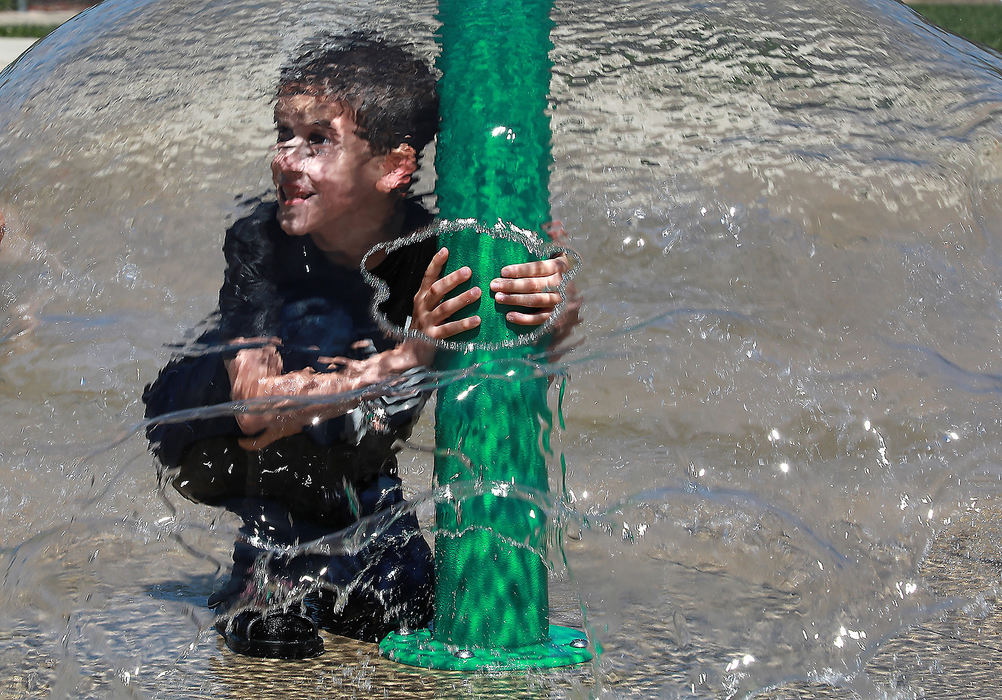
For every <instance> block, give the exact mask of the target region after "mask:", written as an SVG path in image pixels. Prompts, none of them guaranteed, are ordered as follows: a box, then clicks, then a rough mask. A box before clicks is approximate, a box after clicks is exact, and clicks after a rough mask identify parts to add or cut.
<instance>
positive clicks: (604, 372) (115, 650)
mask: <svg viewBox="0 0 1002 700" xmlns="http://www.w3.org/2000/svg"><path fill="white" fill-rule="evenodd" d="M434 13H435V4H434V3H431V2H417V3H408V4H407V5H406V6H402V5H400V4H398V3H388V2H382V1H380V2H369V3H358V4H355V3H330V2H321V1H319V0H317V1H307V2H302V3H299V4H297V5H296V6H290V5H289V4H287V3H277V2H265V1H263V0H258V1H254V0H247V1H241V2H232V1H225V2H224V1H222V0H214V1H210V2H206V3H197V4H192V3H183V2H175V1H168V0H161V1H153V0H139V1H136V0H129V1H128V2H126V1H125V0H106V1H105V2H104V3H103V4H102V5H100V6H98V7H96V8H93V9H92V10H89V11H87V12H85V13H83V14H82V15H79V16H78V17H76V18H75V19H74V20H72V21H71V22H69V23H68V24H67V25H64V26H63V27H62V28H61V29H59V30H58V31H57V32H55V33H54V34H52V35H51V36H50V37H48V38H47V39H45V40H44V41H42V42H40V43H39V44H37V45H36V46H35V47H34V48H33V49H32V50H31V51H29V52H28V54H27V55H25V56H24V57H22V58H21V60H20V61H18V62H17V63H16V64H14V65H13V66H12V67H10V68H9V69H7V70H6V71H4V72H3V73H2V74H0V154H2V155H0V211H2V212H3V214H4V215H5V218H6V220H7V224H8V229H9V230H8V233H7V234H6V235H5V236H4V237H3V240H2V243H0V309H2V313H0V396H2V402H0V425H2V426H3V428H2V434H0V484H2V486H3V488H2V489H0V526H2V532H3V535H2V536H0V546H2V549H0V555H2V568H3V571H4V578H3V581H2V585H0V602H2V605H0V640H2V641H0V695H4V696H11V697H68V696H74V697H102V698H103V697H251V696H259V695H263V694H270V695H272V696H279V697H283V696H289V697H321V696H323V697H330V696H336V695H348V696H351V695H356V696H362V697H365V696H370V695H374V694H379V693H385V694H386V695H387V696H393V697H413V696H421V697H443V696H462V695H469V696H496V697H512V696H515V695H525V696H539V697H549V696H556V697H564V696H572V697H589V696H597V695H603V694H605V695H608V696H611V697H635V696H636V697H649V696H658V697H728V696H734V695H737V696H743V695H748V694H754V693H756V692H764V693H766V694H769V695H770V696H774V697H818V696H823V697H851V696H853V695H854V694H856V696H862V697H885V696H889V697H916V696H920V695H923V694H926V693H928V694H930V695H931V696H932V695H935V690H936V688H938V687H941V686H939V685H937V683H942V684H945V685H944V686H943V687H948V688H950V689H951V690H950V692H951V693H952V694H954V695H955V696H956V695H964V694H965V693H969V695H968V696H969V697H978V696H982V697H983V696H984V694H985V693H989V694H990V693H991V692H992V689H993V688H994V686H993V685H992V680H991V678H990V675H991V673H990V672H986V669H991V668H993V667H994V668H997V663H998V662H1000V661H1002V647H999V645H997V644H996V643H995V642H994V636H993V635H992V632H993V630H994V629H997V627H995V626H993V623H994V622H995V621H996V620H997V618H998V615H999V609H998V606H997V604H996V602H995V600H996V596H997V590H998V585H999V568H998V562H999V561H1000V557H1002V547H1000V543H999V540H998V532H997V530H998V525H997V517H996V516H997V513H998V506H997V499H998V496H999V493H1000V491H1002V447H1000V445H1002V411H1000V408H999V402H1000V395H1002V356H1000V352H999V347H1000V342H999V341H1000V329H1002V287H1000V271H1002V257H1000V256H1002V249H1000V245H1002V237H1000V234H1002V229H1000V223H999V222H1000V221H1002V216H1000V215H1002V204H1000V202H1002V148H1000V122H1002V72H1000V70H1002V59H1000V58H999V57H998V56H997V55H996V54H993V53H989V52H987V51H983V50H981V49H979V48H977V47H975V46H972V45H970V44H968V43H966V42H965V41H963V40H961V39H959V38H957V37H954V36H951V35H947V34H944V33H943V32H940V31H939V30H937V29H936V28H934V27H932V26H930V25H928V24H926V23H925V22H923V20H921V19H920V18H919V17H918V16H917V15H916V14H914V13H913V12H912V11H911V10H909V9H908V8H907V7H905V6H904V5H901V4H898V3H897V2H891V1H890V0H835V1H831V2H829V1H826V2H821V1H820V0H802V1H800V2H795V3H786V2H778V1H776V0H761V1H752V0H746V1H744V2H723V1H718V2H695V1H694V0H687V1H685V2H678V3H671V4H665V3H660V2H647V1H643V0H632V1H631V2H621V1H617V0H606V1H604V2H601V3H598V2H591V1H590V0H568V2H559V3H557V7H556V9H555V12H554V19H555V21H556V28H555V31H554V34H553V42H554V45H555V48H554V50H553V53H552V58H553V62H554V64H555V69H554V76H553V82H552V87H551V92H552V123H553V130H554V140H553V152H554V159H555V162H554V166H553V172H552V184H551V191H552V204H553V214H554V217H555V218H557V219H560V220H562V221H563V223H564V225H565V227H566V229H567V230H568V231H569V233H570V235H571V238H572V243H573V245H574V246H575V248H576V249H577V250H578V252H579V253H580V255H581V258H582V260H583V263H582V269H581V272H580V274H579V275H578V276H577V283H578V285H579V287H580V288H581V290H582V292H583V294H584V297H585V300H586V306H585V320H584V322H583V323H582V325H581V327H580V330H579V332H578V336H579V340H580V344H579V345H578V346H577V347H576V348H575V349H574V350H573V351H572V352H571V353H570V354H568V355H567V356H565V357H564V358H563V359H562V360H561V363H562V365H561V367H559V368H553V369H554V370H555V371H556V370H561V371H565V372H566V373H567V374H568V375H569V381H568V384H567V391H566V396H565V399H564V403H563V413H564V417H565V419H566V430H564V431H561V432H560V433H559V434H558V435H556V436H555V440H556V447H557V448H558V454H559V453H562V455H563V458H564V460H565V461H566V466H567V469H566V479H565V483H564V484H561V480H562V476H561V468H560V463H559V460H558V459H557V458H556V457H555V459H554V464H553V465H552V468H551V484H553V486H554V489H555V491H556V492H560V491H561V489H562V488H566V490H567V493H568V503H566V504H565V510H562V511H560V512H561V514H562V515H561V517H562V518H563V520H562V524H563V526H564V528H565V532H564V536H563V539H562V541H563V551H562V552H560V551H559V550H558V551H551V556H552V558H553V560H554V562H555V564H554V572H553V577H552V583H551V608H552V609H553V618H554V620H555V621H558V622H561V623H563V624H571V625H581V624H584V625H586V626H587V629H588V630H589V634H590V635H591V636H592V637H593V638H594V639H597V640H599V641H601V643H602V645H603V647H604V648H605V653H604V654H603V656H602V657H601V659H600V661H598V662H597V663H595V664H593V665H590V666H586V667H584V668H579V669H570V670H564V671H560V672H548V673H545V674H524V675H513V676H498V675H473V676H462V675H456V674H447V673H433V672H424V671H415V670H412V669H406V668H403V667H399V666H396V665H394V664H392V663H390V662H387V661H384V660H382V659H380V658H379V657H378V654H377V652H376V649H375V647H373V646H371V645H365V644H359V643H355V642H351V641H348V640H341V639H337V638H332V637H328V638H327V640H326V641H327V648H328V651H327V653H326V654H325V655H324V656H322V657H320V658H319V659H317V660H314V661H310V662H304V663H295V664H288V663H284V664H283V663H279V662H270V661H259V660H251V659H245V658H240V657H236V656H235V655H233V654H231V653H230V652H228V651H227V650H226V649H225V648H224V647H223V646H222V645H221V644H220V642H219V641H218V640H217V637H216V635H215V632H214V631H213V630H212V628H211V622H212V618H211V615H210V613H209V611H208V610H206V609H204V608H203V605H204V600H205V597H206V595H207V594H208V593H209V592H210V591H211V590H212V588H213V586H214V585H215V583H216V582H217V581H218V579H219V578H220V577H221V576H223V575H225V569H226V566H228V558H229V545H230V543H231V542H232V537H233V534H234V532H235V528H236V523H235V522H233V521H232V520H231V519H230V518H229V516H226V515H225V514H222V513H220V512H217V511H214V510H212V509H210V508H208V507H205V506H198V505H195V504H191V503H188V502H186V501H184V500H183V499H182V498H180V497H179V496H177V494H174V493H173V492H172V491H171V490H169V489H168V490H161V489H160V487H159V485H158V483H157V478H156V470H155V467H154V465H153V460H152V457H151V456H150V455H149V454H148V451H147V446H146V443H145V440H144V439H143V436H142V431H141V430H140V431H139V432H136V428H137V426H138V425H139V422H140V420H141V418H142V403H141V401H140V395H141V392H142V387H143V386H144V384H145V383H147V382H149V381H151V380H152V379H153V378H154V377H155V376H156V372H157V369H158V368H159V367H160V366H162V365H163V363H164V362H165V361H166V359H167V358H168V357H169V356H170V353H171V349H172V347H171V346H172V344H177V343H179V342H184V341H185V339H186V338H189V339H190V338H191V329H192V328H195V327H196V326H197V325H198V324H199V323H200V322H201V321H202V320H203V319H204V318H205V317H206V315H207V314H208V313H209V312H211V311H212V309H213V307H214V305H215V302H216V293H217V291H218V287H219V283H220V280H221V275H222V270H223V259H222V255H221V253H220V251H219V249H220V245H221V242H222V236H223V231H224V230H225V227H226V225H227V224H228V223H230V222H232V221H233V220H234V218H235V217H236V216H237V215H238V211H239V200H241V199H243V198H246V197H253V196H257V195H261V194H264V193H266V192H267V191H268V189H269V187H270V180H269V175H268V171H267V167H266V166H267V159H268V153H267V147H268V145H269V144H270V143H271V142H272V140H273V137H272V133H271V105H270V96H271V90H272V87H273V84H274V81H275V79H276V76H277V71H278V67H279V66H280V65H281V63H282V61H283V60H284V59H285V58H286V57H287V56H288V54H289V53H290V52H291V51H293V50H294V49H295V47H296V46H297V45H298V44H299V42H300V41H301V40H302V39H303V38H305V37H307V36H310V35H311V34H313V33H315V32H316V31H318V30H319V29H322V28H334V29H337V28H347V27H356V26H360V25H364V26H370V27H375V28H377V29H379V30H381V31H382V32H384V33H385V34H386V35H388V36H393V37H399V38H403V39H405V40H407V41H410V42H412V43H413V44H414V45H415V46H416V47H417V50H418V51H419V52H422V53H423V55H425V56H427V57H429V59H433V57H434V52H435V28H436V23H435V17H434ZM430 162H431V159H430V158H426V163H430ZM421 186H422V187H423V188H424V189H425V190H426V191H431V189H432V188H433V186H434V176H433V173H432V172H431V171H430V168H428V166H427V165H426V172H425V174H424V176H423V178H422V182H421ZM433 442H434V437H433V427H432V424H431V411H428V412H427V415H426V416H425V417H424V418H423V419H422V423H421V424H420V426H419V428H418V430H417V432H416V434H415V436H414V438H413V446H412V449H408V450H406V451H405V452H404V454H403V460H402V464H403V469H404V473H405V483H406V487H407V490H408V492H409V493H410V494H411V495H412V496H414V498H415V503H416V507H417V509H418V513H419V515H420V516H421V518H422V521H423V522H425V523H426V524H427V525H428V526H429V528H430V527H431V525H432V519H431V512H432V506H431V502H430V500H429V499H430V498H431V495H430V493H429V489H430V486H431V457H430V455H429V453H428V452H427V450H425V449H421V448H422V447H427V446H429V445H431V444H433ZM556 512H558V511H557V510H556V509H555V510H551V513H554V514H555V513H556ZM565 561H566V564H565V563H564V562H565ZM951 654H952V656H951ZM951 659H952V661H951ZM979 684H980V685H979Z"/></svg>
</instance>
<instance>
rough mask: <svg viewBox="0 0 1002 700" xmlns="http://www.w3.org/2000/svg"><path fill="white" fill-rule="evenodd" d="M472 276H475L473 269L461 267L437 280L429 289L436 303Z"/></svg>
mask: <svg viewBox="0 0 1002 700" xmlns="http://www.w3.org/2000/svg"><path fill="white" fill-rule="evenodd" d="M472 276H473V270H471V269H470V268H468V267H461V268H459V269H458V270H455V271H453V272H450V273H449V274H447V275H446V276H445V277H443V278H442V279H440V280H437V281H436V282H435V283H434V284H432V285H431V287H430V288H429V290H428V291H429V292H431V295H432V298H433V299H434V300H435V303H438V301H439V300H441V299H442V298H443V297H444V296H445V295H446V294H448V293H449V292H451V291H452V290H453V289H455V288H456V287H458V286H459V285H461V284H462V283H463V282H465V281H466V280H468V279H470V277H472Z"/></svg>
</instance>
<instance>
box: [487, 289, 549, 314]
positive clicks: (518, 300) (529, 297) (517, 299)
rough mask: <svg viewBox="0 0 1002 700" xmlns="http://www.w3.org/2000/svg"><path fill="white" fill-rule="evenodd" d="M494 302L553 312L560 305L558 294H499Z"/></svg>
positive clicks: (495, 296)
mask: <svg viewBox="0 0 1002 700" xmlns="http://www.w3.org/2000/svg"><path fill="white" fill-rule="evenodd" d="M494 301H496V302H497V303H499V304H508V305H510V306H528V307H530V308H533V309H547V310H552V309H553V307H555V306H556V305H557V304H559V303H560V294H559V293H558V292H540V293H538V294H504V293H502V292H498V293H497V294H495V295H494Z"/></svg>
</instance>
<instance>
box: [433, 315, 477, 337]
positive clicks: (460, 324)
mask: <svg viewBox="0 0 1002 700" xmlns="http://www.w3.org/2000/svg"><path fill="white" fill-rule="evenodd" d="M479 325H480V317H479V316H468V317H467V318H461V319H459V320H458V321H449V322H448V323H443V324H442V325H441V326H435V335H434V336H433V337H435V338H439V339H441V338H449V337H451V336H454V335H456V334H457V333H462V332H463V331H469V330H472V329H474V328H476V327H477V326H479Z"/></svg>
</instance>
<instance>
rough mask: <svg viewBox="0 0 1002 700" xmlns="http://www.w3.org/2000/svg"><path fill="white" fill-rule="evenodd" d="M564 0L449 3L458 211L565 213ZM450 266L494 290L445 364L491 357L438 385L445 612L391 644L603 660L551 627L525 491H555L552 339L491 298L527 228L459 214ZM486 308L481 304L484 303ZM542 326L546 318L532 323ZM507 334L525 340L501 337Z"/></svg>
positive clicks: (440, 575)
mask: <svg viewBox="0 0 1002 700" xmlns="http://www.w3.org/2000/svg"><path fill="white" fill-rule="evenodd" d="M550 9H551V2H550V0H440V2H439V19H440V20H441V23H442V27H441V47H442V52H441V56H440V58H439V62H438V67H439V68H440V69H441V71H442V79H441V81H440V83H439V91H440V97H441V113H442V125H441V130H440V133H439V137H438V145H437V149H436V171H437V174H438V181H437V184H436V192H437V194H438V206H439V211H440V217H441V219H443V220H444V221H445V222H455V221H457V220H463V219H474V220H475V221H476V222H477V224H478V225H479V228H480V230H481V231H482V230H483V229H484V228H485V227H486V228H490V227H492V226H494V225H495V224H498V223H499V222H500V223H501V224H502V225H503V226H515V227H517V228H519V229H523V230H528V231H534V232H540V231H541V230H542V226H543V224H544V223H546V222H547V221H548V220H549V218H550V215H549V211H550V210H549V166H550V162H551V154H550V138H551V134H550V122H549V117H548V116H547V113H546V108H547V94H548V92H549V86H550V71H551V68H552V65H551V63H550V60H549V55H548V53H549V50H550V48H551V44H550V27H551V20H550ZM443 229H444V230H443V232H442V233H441V235H440V238H441V243H442V245H445V246H447V247H448V248H449V253H450V254H449V267H448V269H447V270H446V272H449V271H452V270H455V269H457V268H459V267H461V266H464V265H467V266H469V267H470V268H472V270H473V279H472V280H471V284H476V285H478V286H479V287H480V288H481V289H482V290H483V294H482V295H481V299H480V302H479V305H478V308H477V309H476V310H475V313H478V314H479V315H480V317H481V319H482V323H481V325H480V327H479V328H478V329H476V330H475V331H472V332H470V333H469V334H466V335H465V336H463V337H458V338H453V340H459V341H461V342H463V343H469V344H470V345H469V346H467V349H466V350H465V351H443V350H440V351H439V353H438V357H437V359H436V364H437V368H438V369H440V370H462V369H464V368H469V367H475V370H474V371H473V372H472V373H471V374H470V375H469V376H468V377H466V378H464V379H461V380H459V381H455V382H452V383H449V384H448V385H447V386H444V387H442V388H440V389H439V390H438V403H437V409H436V419H435V420H436V444H437V447H438V451H437V456H436V458H435V481H436V484H437V485H438V486H440V487H445V488H447V490H448V492H449V493H450V494H451V497H447V498H443V499H440V501H439V503H438V505H437V508H436V518H437V532H436V536H435V571H436V576H437V581H436V594H435V621H434V626H433V629H432V631H431V633H430V634H429V633H428V632H427V631H424V632H421V633H417V634H410V635H407V634H392V635H390V636H389V637H387V639H386V640H384V642H383V644H382V645H381V646H382V650H383V652H384V653H385V654H386V655H388V656H390V657H391V658H394V659H397V660H399V661H402V662H404V663H409V664H412V665H418V666H427V667H434V668H460V669H466V668H469V669H474V668H483V667H500V668H526V667H544V666H560V665H566V664H571V663H579V662H581V661H585V660H588V659H589V658H591V653H590V652H589V651H588V650H587V649H586V648H585V646H586V644H587V643H586V640H585V639H584V635H583V634H581V633H580V632H577V631H575V630H570V629H566V628H562V627H557V626H550V625H549V622H548V618H549V606H548V598H547V569H546V565H545V563H544V557H545V544H546V518H547V513H546V512H544V511H542V510H541V509H540V504H539V503H538V502H537V503H533V502H532V501H530V500H527V499H525V498H519V497H518V495H517V493H516V492H518V491H520V490H523V489H524V490H525V491H526V492H530V493H531V492H535V493H537V494H542V495H545V494H546V492H547V488H548V486H547V471H546V462H545V458H544V454H543V448H544V446H545V445H546V444H548V441H549V433H548V431H549V425H550V412H549V409H548V407H547V403H546V390H547V380H546V378H545V377H539V376H535V375H534V373H533V372H531V371H530V372H526V371H524V369H525V367H526V363H524V362H522V360H525V359H527V358H529V356H531V355H533V354H535V353H537V352H539V351H540V350H541V349H542V348H541V347H540V346H539V345H538V344H531V343H530V344H521V343H518V344H516V343H515V342H514V341H517V340H518V338H519V335H520V334H521V333H524V332H525V331H526V330H527V329H526V328H524V327H519V326H514V325H512V324H509V323H508V322H507V321H506V319H505V312H506V311H509V310H511V309H510V308H508V307H503V306H500V305H497V304H496V303H495V302H494V300H493V299H492V297H491V295H490V290H489V284H490V281H491V279H493V278H495V277H498V276H499V275H500V270H501V268H502V267H503V266H504V265H508V264H512V263H519V262H525V261H527V260H529V259H530V254H529V251H528V249H527V248H526V246H525V245H524V244H523V243H522V242H519V241H515V240H511V238H505V237H503V236H502V237H497V236H493V235H488V234H485V233H478V232H477V231H476V230H474V228H472V227H470V228H466V229H459V230H454V229H453V228H452V227H449V226H444V227H443ZM471 313H472V311H471ZM529 330H531V329H529ZM498 344H502V345H506V346H513V347H504V348H503V349H501V350H497V349H494V350H487V349H484V348H486V347H490V346H493V347H497V346H498Z"/></svg>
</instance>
